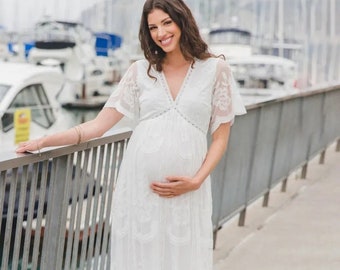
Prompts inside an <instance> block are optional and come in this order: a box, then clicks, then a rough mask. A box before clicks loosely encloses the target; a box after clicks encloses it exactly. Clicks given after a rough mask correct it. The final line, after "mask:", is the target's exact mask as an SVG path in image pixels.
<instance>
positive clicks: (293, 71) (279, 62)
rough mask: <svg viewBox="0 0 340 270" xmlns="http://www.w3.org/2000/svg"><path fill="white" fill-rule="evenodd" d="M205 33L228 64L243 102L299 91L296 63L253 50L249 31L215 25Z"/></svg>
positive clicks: (213, 47)
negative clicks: (215, 26)
mask: <svg viewBox="0 0 340 270" xmlns="http://www.w3.org/2000/svg"><path fill="white" fill-rule="evenodd" d="M208 36H209V38H208V40H209V48H210V50H211V51H212V52H213V53H214V54H216V55H224V56H225V57H226V59H227V61H228V63H229V64H230V67H231V69H232V71H233V75H234V78H235V81H236V83H237V86H238V88H239V89H240V94H241V96H242V97H243V98H244V100H245V103H246V104H250V103H257V102H261V101H267V100H270V99H274V98H278V97H282V96H284V95H289V94H295V93H298V92H299V89H298V88H297V76H298V75H297V74H298V70H297V63H296V62H294V61H293V60H290V59H287V58H284V57H279V56H274V55H266V54H256V53H255V52H254V50H253V47H252V41H251V38H252V35H251V33H250V32H249V31H247V30H244V29H239V28H217V29H213V30H211V31H210V32H209V35H208Z"/></svg>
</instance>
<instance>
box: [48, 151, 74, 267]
mask: <svg viewBox="0 0 340 270" xmlns="http://www.w3.org/2000/svg"><path fill="white" fill-rule="evenodd" d="M71 156H72V155H71ZM69 157H70V156H66V155H65V156H61V157H58V158H57V159H56V160H54V161H53V166H52V172H51V179H50V188H49V194H48V208H47V215H46V227H45V233H44V240H43V246H42V255H41V269H61V268H62V259H63V251H64V249H63V247H64V241H65V232H66V227H65V224H66V222H65V218H66V211H67V207H66V208H65V207H64V204H67V203H68V202H67V201H65V200H68V198H65V193H66V192H65V191H67V179H68V178H69V177H68V176H69V174H70V173H72V164H71V166H68V163H69V162H68V161H69ZM63 208H65V210H64V209H63Z"/></svg>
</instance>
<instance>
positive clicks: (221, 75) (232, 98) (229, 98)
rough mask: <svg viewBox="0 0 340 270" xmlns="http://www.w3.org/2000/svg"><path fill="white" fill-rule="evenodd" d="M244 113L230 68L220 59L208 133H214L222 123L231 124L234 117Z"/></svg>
mask: <svg viewBox="0 0 340 270" xmlns="http://www.w3.org/2000/svg"><path fill="white" fill-rule="evenodd" d="M245 113H246V109H245V107H244V105H243V101H242V98H241V96H240V94H239V91H238V89H237V86H236V83H235V80H234V77H233V74H232V72H231V69H230V66H229V65H228V64H227V62H226V61H224V60H222V59H220V60H219V61H218V63H217V67H216V78H215V84H214V89H213V97H212V115H211V121H210V132H211V133H214V131H215V130H216V129H217V128H218V127H219V126H220V125H221V124H222V123H228V122H231V123H233V122H234V117H235V115H240V114H245Z"/></svg>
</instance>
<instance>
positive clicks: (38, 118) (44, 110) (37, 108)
mask: <svg viewBox="0 0 340 270" xmlns="http://www.w3.org/2000/svg"><path fill="white" fill-rule="evenodd" d="M18 108H30V109H31V117H32V121H33V122H35V123H37V124H38V125H40V126H42V127H44V128H49V127H50V126H51V125H52V124H53V123H54V122H55V121H56V116H55V114H54V112H53V108H52V107H51V105H50V104H49V101H48V98H47V96H46V93H45V91H44V88H43V86H42V85H40V84H36V85H30V86H28V87H26V88H24V89H23V90H22V91H20V93H19V94H18V95H17V96H16V97H15V99H14V100H13V102H12V104H11V105H10V107H9V109H8V111H7V112H6V113H5V114H4V115H3V117H2V118H1V120H2V127H3V131H4V132H7V131H9V130H10V129H12V128H13V125H14V123H13V120H14V117H13V114H14V112H15V110H16V109H18Z"/></svg>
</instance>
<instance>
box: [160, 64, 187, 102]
mask: <svg viewBox="0 0 340 270" xmlns="http://www.w3.org/2000/svg"><path fill="white" fill-rule="evenodd" d="M191 72H192V64H190V65H189V67H188V69H187V71H186V74H185V76H184V79H183V81H182V84H181V86H180V87H179V90H178V92H177V95H176V96H173V95H172V93H171V89H170V87H169V84H168V81H167V79H166V76H165V73H164V71H163V70H162V71H161V72H160V73H161V77H162V81H163V84H164V87H165V90H166V93H167V95H168V97H169V99H170V100H171V101H172V102H177V100H178V99H179V97H180V96H181V94H182V92H183V90H184V88H185V85H186V84H187V81H188V80H189V77H190V74H191Z"/></svg>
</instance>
